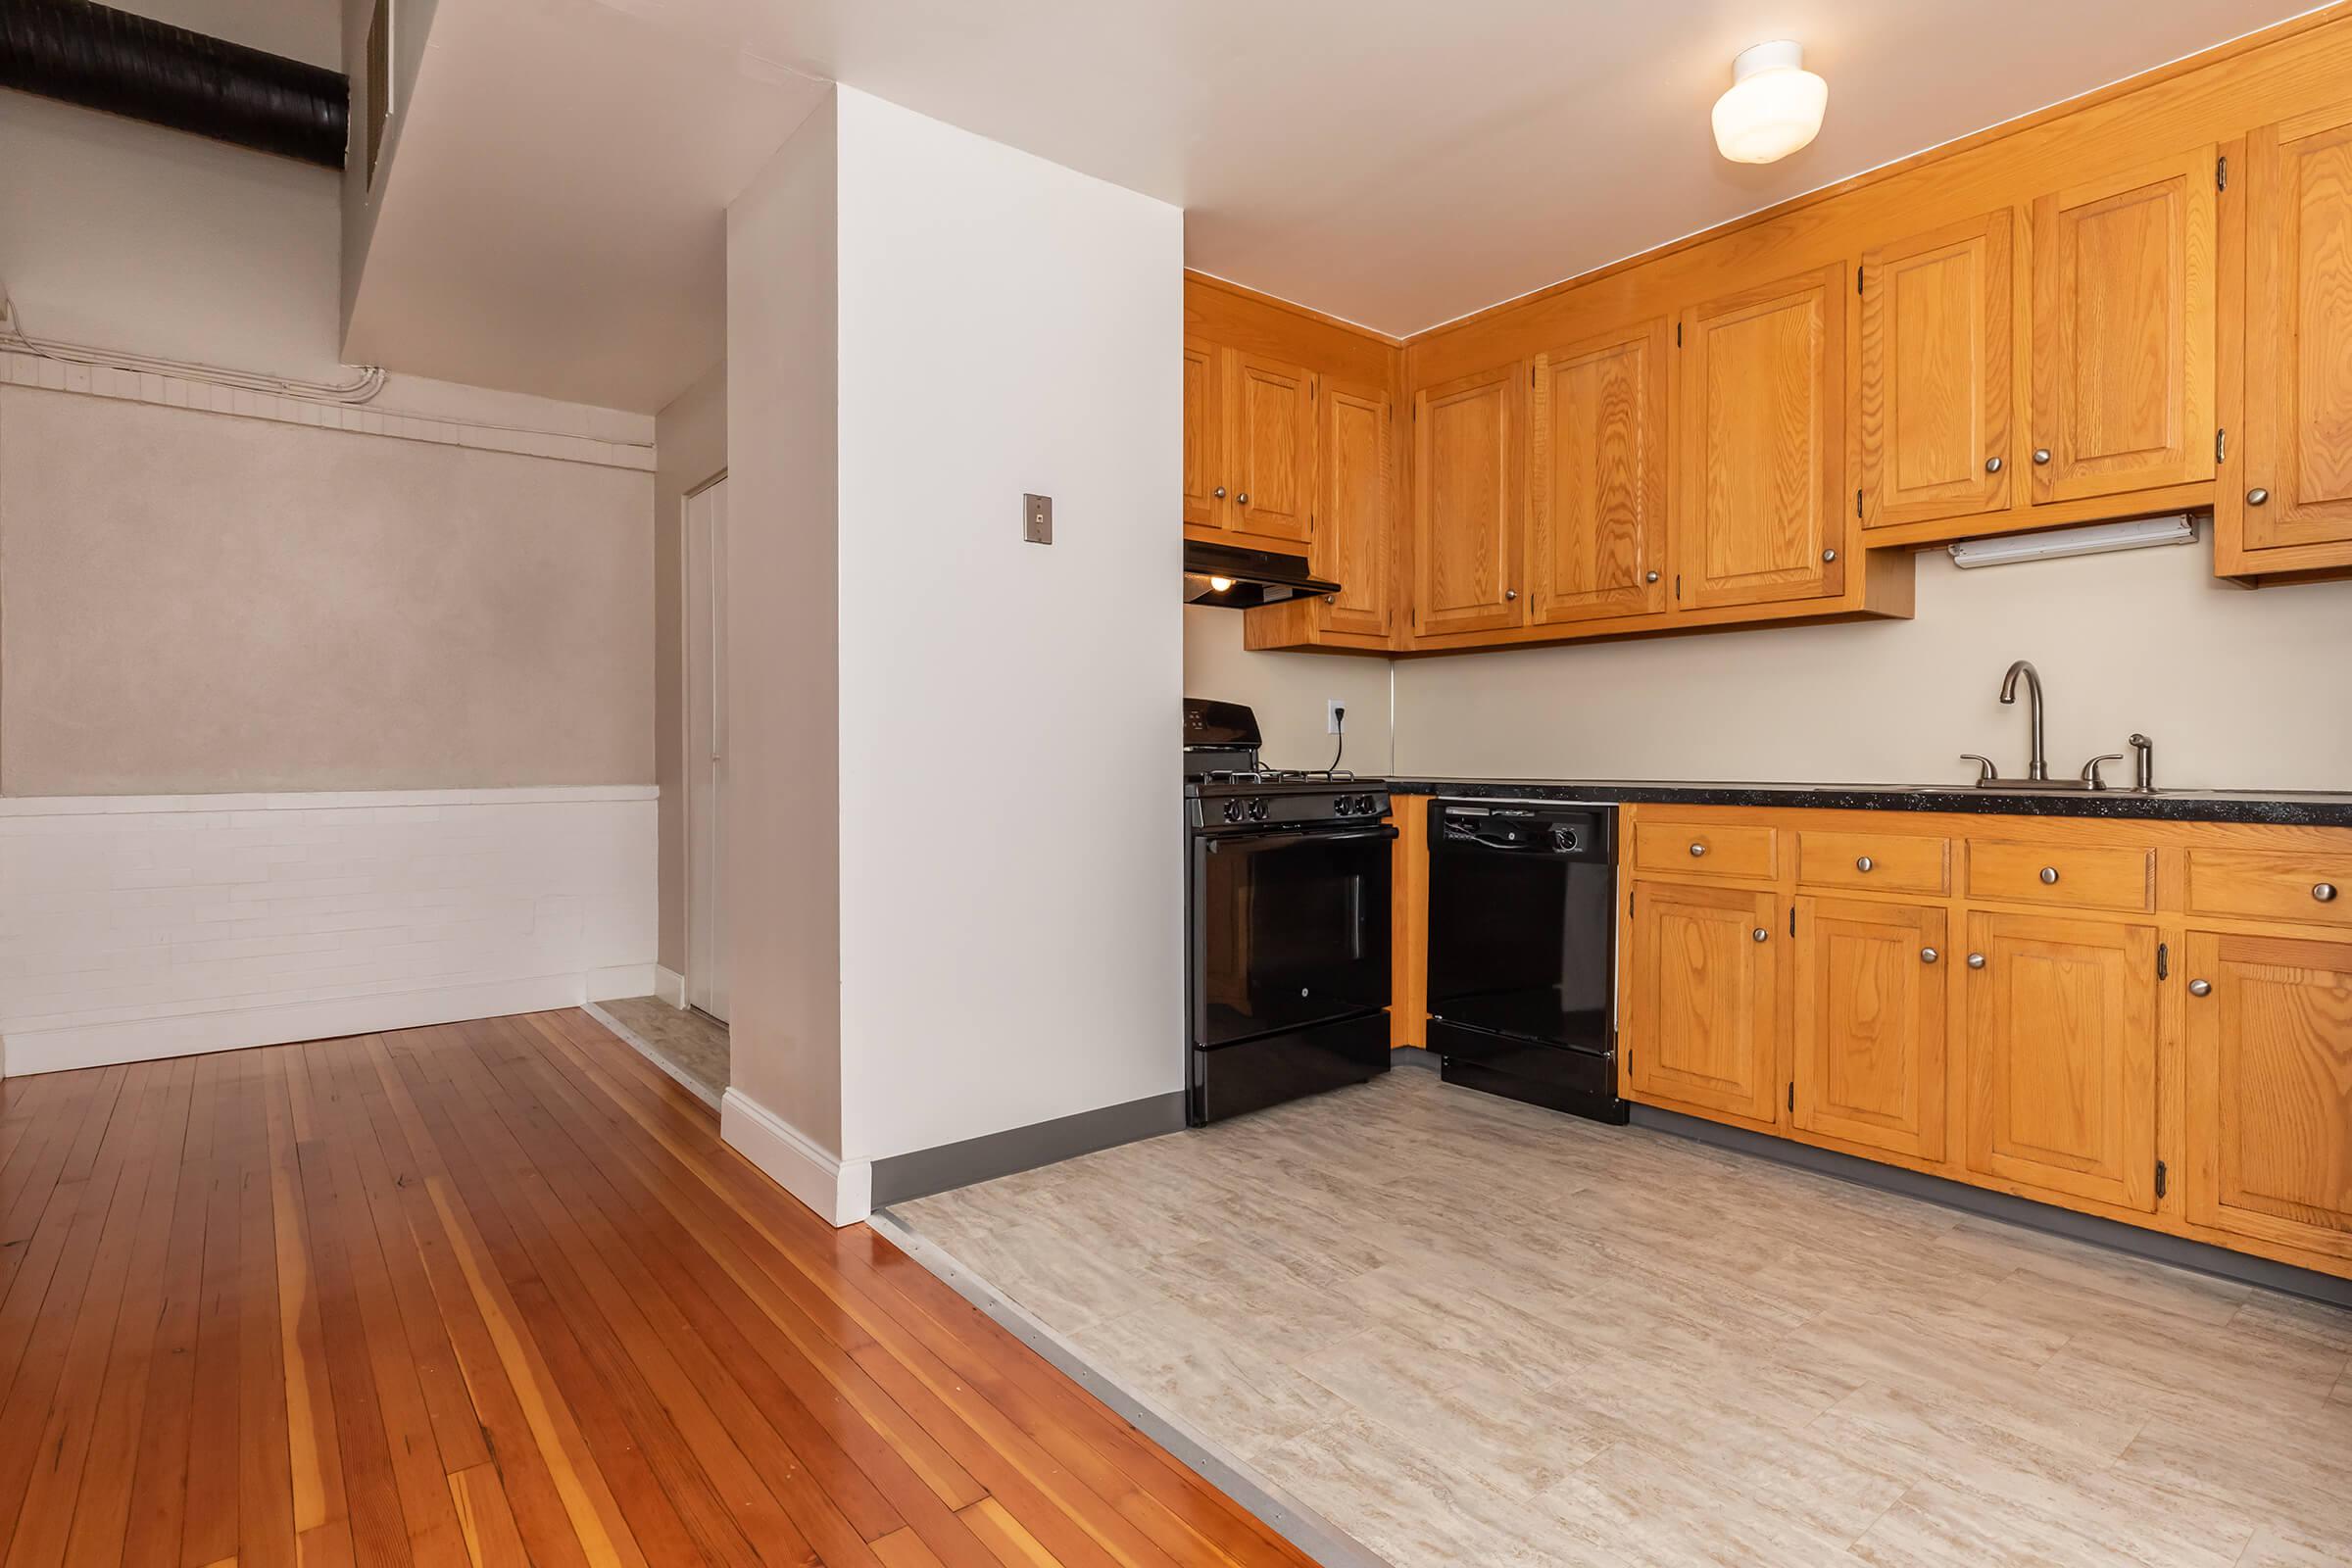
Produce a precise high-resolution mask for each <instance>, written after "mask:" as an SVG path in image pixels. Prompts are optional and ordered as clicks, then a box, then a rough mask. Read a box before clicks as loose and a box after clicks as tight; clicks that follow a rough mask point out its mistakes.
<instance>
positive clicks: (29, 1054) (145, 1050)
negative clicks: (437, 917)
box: [7, 974, 581, 1078]
mask: <svg viewBox="0 0 2352 1568" xmlns="http://www.w3.org/2000/svg"><path fill="white" fill-rule="evenodd" d="M580 990H581V985H580V976H578V975H576V974H554V975H541V976H539V977H537V978H534V979H529V980H490V981H485V982H483V983H481V984H479V985H460V986H436V987H434V988H432V989H430V990H424V991H395V992H384V993H378V994H376V995H373V996H365V997H335V998H331V999H328V1000H324V1001H319V1002H284V1003H273V1004H266V1005H261V1006H253V1007H223V1008H221V1009H219V1010H217V1011H212V1012H198V1013H175V1014H172V1015H171V1016H168V1017H162V1018H134V1019H127V1020H124V1021H123V1022H121V1023H86V1024H68V1025H66V1026H64V1027H62V1028H57V1029H19V1030H12V1031H10V1033H9V1035H8V1040H7V1050H8V1056H7V1062H8V1075H9V1076H10V1077H12V1078H21V1077H25V1076H28V1075H30V1074H32V1073H36V1072H63V1071H66V1070H68V1069H71V1068H74V1067H111V1066H114V1065H115V1064H116V1063H118V1062H124V1061H154V1060H157V1059H159V1058H161V1057H165V1056H195V1055H203V1054H209V1053H211V1052H215V1051H242V1050H244V1049H245V1048H246V1047H248V1046H282V1045H285V1044H288V1043H289V1042H292V1041H296V1040H331V1039H333V1038H335V1037H336V1036H337V1035H365V1034H375V1033H377V1032H379V1031H382V1030H386V1029H420V1028H423V1027H424V1026H425V1025H427V1024H436V1023H462V1022H464V1021H465V1020H466V1019H468V1018H497V1017H503V1016H505V1015H506V1014H508V1013H514V1012H545V1011H547V1010H548V1009H550V1008H553V1007H571V1006H577V1005H579V1002H580Z"/></svg>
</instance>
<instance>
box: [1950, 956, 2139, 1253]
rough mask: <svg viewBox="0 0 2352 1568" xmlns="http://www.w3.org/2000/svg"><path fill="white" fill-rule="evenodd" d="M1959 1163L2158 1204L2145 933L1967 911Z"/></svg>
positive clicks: (2075, 1191) (2053, 1187)
mask: <svg viewBox="0 0 2352 1568" xmlns="http://www.w3.org/2000/svg"><path fill="white" fill-rule="evenodd" d="M1966 962H1967V964H1968V978H1967V981H1966V982H1965V983H1966V985H1967V987H1968V1038H1967V1043H1966V1047H1965V1049H1966V1051H1967V1053H1968V1067H1969V1097H1970V1098H1969V1150H1968V1163H1969V1166H1970V1168H1971V1169H1973V1170H1975V1171H1977V1172H1978V1173H1980V1174H1982V1175H1985V1176H1993V1177H1998V1178H2000V1179H2002V1180H2004V1181H2007V1182H2013V1183H2016V1184H2018V1185H2020V1186H2023V1187H2030V1188H2038V1189H2041V1190H2043V1191H2046V1192H2051V1193H2058V1194H2064V1195H2068V1196H2071V1197H2075V1198H2090V1199H2097V1200H2099V1201H2102V1202H2108V1203H2113V1204H2116V1205H2118V1206H2120V1207H2124V1208H2132V1209H2140V1210H2148V1209H2153V1208H2154V1207H2155V1206H2156V931H2155V928H2154V927H2153V926H2145V925H2127V924H2123V923H2121V922H2108V921H2103V920H2081V919H2063V918H2058V917H2055V916H2048V915H2029V914H1987V913H1982V912H1978V913H1971V914H1970V915H1969V917H1968V956H1967V959H1966Z"/></svg>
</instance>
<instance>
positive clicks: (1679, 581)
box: [1674, 571, 1683, 601]
mask: <svg viewBox="0 0 2352 1568" xmlns="http://www.w3.org/2000/svg"><path fill="white" fill-rule="evenodd" d="M1674 597H1675V598H1676V599H1677V600H1678V601H1679V600H1680V599H1681V598H1682V597H1683V574H1682V573H1681V572H1679V571H1678V572H1676V573H1675V574H1674Z"/></svg>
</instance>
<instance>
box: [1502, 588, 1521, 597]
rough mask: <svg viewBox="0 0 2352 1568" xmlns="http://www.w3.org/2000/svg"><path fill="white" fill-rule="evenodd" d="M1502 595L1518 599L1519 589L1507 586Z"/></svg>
mask: <svg viewBox="0 0 2352 1568" xmlns="http://www.w3.org/2000/svg"><path fill="white" fill-rule="evenodd" d="M1502 597H1503V598H1505V599H1516V598H1518V597H1519V590H1518V589H1516V588H1505V589H1504V590H1503V591H1502Z"/></svg>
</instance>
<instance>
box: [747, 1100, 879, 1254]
mask: <svg viewBox="0 0 2352 1568" xmlns="http://www.w3.org/2000/svg"><path fill="white" fill-rule="evenodd" d="M718 1135H719V1137H721V1138H723V1139H725V1140H726V1142H727V1144H728V1146H729V1147H731V1148H733V1149H734V1150H735V1151H736V1152H738V1153H740V1154H742V1155H743V1156H744V1158H746V1159H748V1160H750V1161H751V1162H752V1163H753V1164H755V1165H757V1166H759V1167H760V1170H761V1171H763V1172H765V1173H766V1175H767V1177H768V1179H769V1180H771V1181H773V1182H774V1183H775V1184H776V1185H777V1186H779V1187H781V1188H783V1189H784V1190H785V1191H786V1192H788V1193H790V1194H791V1195H792V1196H793V1197H795V1198H797V1199H799V1200H800V1201H802V1202H804V1203H806V1204H808V1205H809V1207H810V1208H812V1209H814V1210H816V1213H817V1215H818V1217H819V1218H821V1219H823V1220H824V1221H825V1223H826V1224H828V1225H835V1226H840V1225H855V1224H857V1223H858V1221H859V1220H861V1219H863V1218H865V1217H866V1215H867V1214H869V1213H871V1212H872V1211H873V1187H874V1182H873V1178H874V1167H873V1162H872V1161H871V1160H865V1159H856V1160H851V1161H849V1162H848V1163H846V1164H845V1163H844V1162H843V1161H842V1160H840V1159H838V1158H836V1157H835V1156H834V1155H832V1154H830V1153H827V1152H825V1151H824V1150H822V1149H820V1148H818V1147H817V1146H816V1145H815V1144H814V1143H811V1142H810V1141H809V1138H808V1137H807V1135H805V1134H804V1133H802V1132H801V1130H800V1129H799V1128H797V1127H795V1126H793V1125H792V1124H791V1123H790V1122H788V1121H786V1120H785V1119H784V1118H783V1117H781V1116H779V1115H777V1114H776V1113H775V1112H774V1111H772V1110H770V1109H768V1108H767V1107H766V1106H765V1105H762V1104H761V1103H760V1102H758V1101H757V1100H754V1099H752V1098H751V1097H750V1096H749V1095H746V1094H745V1093H744V1092H743V1091H742V1090H740V1089H730V1090H728V1091H727V1092H726V1095H725V1097H724V1098H723V1099H721V1100H720V1101H719V1103H718Z"/></svg>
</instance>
